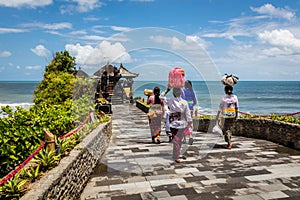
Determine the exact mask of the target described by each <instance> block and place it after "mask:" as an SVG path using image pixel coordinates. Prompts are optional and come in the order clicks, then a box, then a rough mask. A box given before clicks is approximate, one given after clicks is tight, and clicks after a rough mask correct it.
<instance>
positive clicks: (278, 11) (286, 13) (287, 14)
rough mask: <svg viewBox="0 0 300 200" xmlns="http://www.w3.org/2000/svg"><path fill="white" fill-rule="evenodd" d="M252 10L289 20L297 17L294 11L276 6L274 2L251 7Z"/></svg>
mask: <svg viewBox="0 0 300 200" xmlns="http://www.w3.org/2000/svg"><path fill="white" fill-rule="evenodd" d="M251 10H252V11H254V12H257V13H259V14H267V15H269V16H271V17H277V18H284V19H287V20H291V19H293V18H294V17H295V13H294V12H292V11H290V10H288V9H284V8H275V7H274V6H273V5H272V4H265V5H263V6H261V7H258V8H254V7H251Z"/></svg>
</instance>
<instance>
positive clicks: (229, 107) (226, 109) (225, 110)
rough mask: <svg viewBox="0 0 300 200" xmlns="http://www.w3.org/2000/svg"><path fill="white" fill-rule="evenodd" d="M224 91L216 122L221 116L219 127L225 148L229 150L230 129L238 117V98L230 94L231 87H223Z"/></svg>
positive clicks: (230, 146) (230, 145)
mask: <svg viewBox="0 0 300 200" xmlns="http://www.w3.org/2000/svg"><path fill="white" fill-rule="evenodd" d="M224 91H225V95H224V96H223V97H222V98H221V101H220V105H219V110H218V113H217V116H216V120H218V119H219V116H220V114H221V127H222V131H223V135H224V139H225V141H226V142H227V148H228V149H231V148H232V142H231V135H232V134H231V127H232V125H233V123H234V121H235V120H236V119H237V117H238V98H237V96H236V95H234V94H233V93H232V92H233V87H232V86H229V85H227V86H225V88H224Z"/></svg>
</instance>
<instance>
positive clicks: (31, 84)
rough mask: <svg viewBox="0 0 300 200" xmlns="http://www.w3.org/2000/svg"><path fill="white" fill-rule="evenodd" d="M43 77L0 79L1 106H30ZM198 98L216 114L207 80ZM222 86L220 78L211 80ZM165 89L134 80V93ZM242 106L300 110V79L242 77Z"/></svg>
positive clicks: (238, 89)
mask: <svg viewBox="0 0 300 200" xmlns="http://www.w3.org/2000/svg"><path fill="white" fill-rule="evenodd" d="M39 83H40V81H0V106H5V105H10V106H12V107H16V106H22V107H28V105H31V104H32V102H33V93H34V90H35V89H36V87H37V86H38V84H39ZM192 83H193V87H194V90H195V92H196V95H197V99H198V108H199V112H200V113H207V114H215V112H216V105H212V98H213V100H214V101H218V100H219V98H220V96H210V94H209V91H208V89H207V85H206V83H207V82H205V81H192ZM210 83H213V84H215V85H217V87H219V88H220V89H221V93H220V94H223V89H222V87H223V85H222V83H221V82H220V81H212V82H210ZM157 85H158V86H160V87H161V89H164V88H165V87H166V86H167V81H136V80H135V81H134V85H133V88H134V97H139V96H141V97H143V98H146V96H145V95H144V93H143V91H144V89H153V88H154V87H155V86H157ZM234 93H235V94H237V96H238V98H239V103H240V110H241V111H243V112H247V113H252V114H271V113H293V112H299V111H300V104H299V102H300V81H239V82H238V83H237V85H236V86H235V87H234Z"/></svg>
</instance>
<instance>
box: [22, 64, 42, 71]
mask: <svg viewBox="0 0 300 200" xmlns="http://www.w3.org/2000/svg"><path fill="white" fill-rule="evenodd" d="M25 69H28V70H39V69H42V66H40V65H35V66H26V67H25Z"/></svg>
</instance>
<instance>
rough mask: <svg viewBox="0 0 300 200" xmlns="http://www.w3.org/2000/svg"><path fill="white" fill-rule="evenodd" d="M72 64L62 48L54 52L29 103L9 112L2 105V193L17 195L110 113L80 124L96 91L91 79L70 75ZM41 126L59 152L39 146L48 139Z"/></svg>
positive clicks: (0, 162)
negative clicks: (31, 103)
mask: <svg viewBox="0 0 300 200" xmlns="http://www.w3.org/2000/svg"><path fill="white" fill-rule="evenodd" d="M75 66H76V63H75V58H74V57H71V56H70V55H69V53H68V52H67V51H63V52H57V53H56V54H55V55H54V57H53V59H52V61H51V62H50V63H49V64H48V65H47V66H46V67H45V72H44V77H43V80H42V81H41V82H40V83H39V85H38V86H37V88H36V90H35V91H34V94H33V95H34V98H33V105H32V106H31V107H30V108H29V109H27V110H26V109H24V108H22V107H18V108H17V109H16V111H14V112H13V111H12V108H10V107H9V106H2V107H1V109H0V112H5V113H6V115H5V116H7V117H5V118H0V144H1V146H0V168H1V171H0V177H3V180H1V187H0V198H1V199H13V198H18V197H19V196H21V195H22V194H23V193H24V192H25V190H24V188H26V187H25V186H26V185H28V182H32V181H34V180H36V179H37V178H38V177H39V175H40V174H41V173H44V172H45V171H46V170H48V169H51V168H52V167H54V166H55V165H56V164H57V163H58V162H59V158H60V157H62V156H65V155H68V152H69V151H70V150H71V149H72V148H74V146H75V145H76V144H77V143H78V141H80V140H81V138H82V137H84V135H85V134H86V133H89V131H90V130H91V129H93V128H95V127H96V126H97V125H98V124H99V123H101V122H104V121H108V120H109V116H107V115H104V116H102V117H100V118H99V119H98V120H96V121H95V122H94V123H86V125H85V126H82V127H81V125H80V124H82V123H83V122H85V119H86V113H88V112H89V110H90V107H94V106H95V105H94V92H95V91H94V90H93V87H92V86H93V84H94V82H93V81H89V80H85V79H81V78H78V77H76V76H75V74H76V67H75ZM95 114H96V115H97V114H98V113H95ZM78 125H79V126H78ZM75 127H77V128H75ZM45 129H47V130H48V131H49V132H51V133H52V134H53V135H54V137H55V138H56V143H57V144H58V145H59V146H60V154H56V152H53V151H49V150H44V146H48V145H49V141H48V143H46V141H45V138H44V132H45ZM79 129H81V130H79ZM65 133H67V135H65ZM41 141H43V142H41ZM52 144H53V143H52ZM29 152H30V153H32V154H31V155H29ZM29 160H31V162H30V163H28V162H29ZM32 161H34V162H32ZM20 163H21V165H20ZM26 163H27V164H26ZM25 165H26V167H24V166H25ZM46 166H48V167H46ZM21 168H23V169H22V170H21ZM17 172H19V173H17ZM7 174H8V175H7ZM28 180H30V181H28ZM5 182H6V184H4V183H5Z"/></svg>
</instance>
